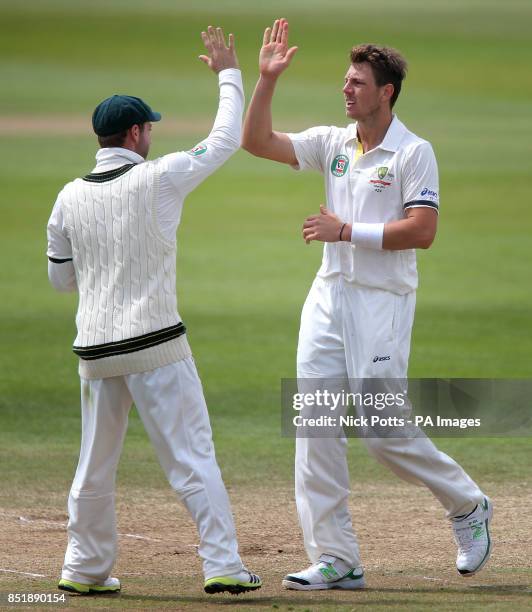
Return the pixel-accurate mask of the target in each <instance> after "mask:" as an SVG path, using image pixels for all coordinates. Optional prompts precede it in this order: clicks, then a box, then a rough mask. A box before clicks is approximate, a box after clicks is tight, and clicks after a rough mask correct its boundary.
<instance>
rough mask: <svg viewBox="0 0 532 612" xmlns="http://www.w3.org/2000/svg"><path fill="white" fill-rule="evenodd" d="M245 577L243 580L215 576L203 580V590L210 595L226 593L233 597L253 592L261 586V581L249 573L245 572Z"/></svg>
mask: <svg viewBox="0 0 532 612" xmlns="http://www.w3.org/2000/svg"><path fill="white" fill-rule="evenodd" d="M245 573H246V574H247V576H246V577H245V578H244V577H242V578H240V577H238V578H237V577H232V576H216V577H214V578H209V579H208V580H205V585H204V590H205V592H206V593H209V594H210V595H212V594H213V593H223V592H224V591H227V592H229V593H231V594H233V595H238V594H239V593H245V592H246V591H255V590H257V589H260V587H261V586H262V580H261V579H260V578H259V577H258V576H257V575H256V574H252V573H251V572H247V571H246V572H245Z"/></svg>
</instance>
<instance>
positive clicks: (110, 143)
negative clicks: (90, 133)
mask: <svg viewBox="0 0 532 612" xmlns="http://www.w3.org/2000/svg"><path fill="white" fill-rule="evenodd" d="M126 138H127V130H123V131H122V132H118V133H117V134H110V135H109V136H98V144H99V145H100V147H101V148H102V149H105V148H106V147H121V146H122V145H123V144H124V142H125V141H126Z"/></svg>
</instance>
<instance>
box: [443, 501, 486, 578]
mask: <svg viewBox="0 0 532 612" xmlns="http://www.w3.org/2000/svg"><path fill="white" fill-rule="evenodd" d="M492 516H493V504H492V503H491V501H490V500H489V499H488V498H487V497H485V498H484V501H483V502H482V503H481V504H478V506H477V507H476V508H475V509H474V510H473V511H472V512H470V513H469V514H466V515H465V516H463V517H458V518H454V519H451V522H452V526H453V530H454V539H455V540H456V544H457V546H458V556H457V557H456V569H457V570H458V572H459V573H460V574H462V576H472V575H473V574H476V573H477V572H478V571H479V570H481V569H482V568H483V567H484V565H486V563H487V562H488V559H489V558H490V554H491V549H492V544H491V538H490V534H489V523H490V521H491V517H492Z"/></svg>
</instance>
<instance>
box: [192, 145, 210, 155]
mask: <svg viewBox="0 0 532 612" xmlns="http://www.w3.org/2000/svg"><path fill="white" fill-rule="evenodd" d="M206 151H207V145H204V144H199V145H198V146H197V147H194V148H193V149H190V151H187V153H188V154H189V155H192V156H193V157H197V156H198V155H203V154H204V153H205V152H206Z"/></svg>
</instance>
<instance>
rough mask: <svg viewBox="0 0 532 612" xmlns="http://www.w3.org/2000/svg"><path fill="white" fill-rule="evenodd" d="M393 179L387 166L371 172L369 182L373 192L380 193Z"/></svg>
mask: <svg viewBox="0 0 532 612" xmlns="http://www.w3.org/2000/svg"><path fill="white" fill-rule="evenodd" d="M393 178H394V175H393V174H392V173H391V172H390V169H389V168H388V166H379V167H378V168H376V169H375V170H374V171H373V172H372V174H371V177H370V179H369V182H370V184H371V186H372V187H373V191H376V192H377V193H380V192H381V191H384V190H385V189H386V187H389V186H390V185H391V184H392V179H393ZM385 179H386V180H385Z"/></svg>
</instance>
